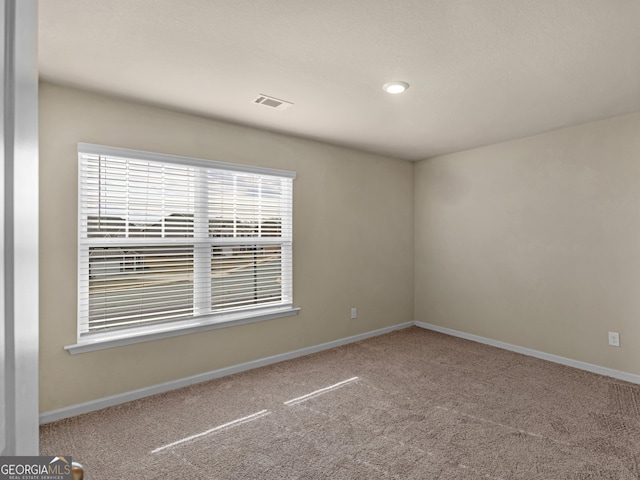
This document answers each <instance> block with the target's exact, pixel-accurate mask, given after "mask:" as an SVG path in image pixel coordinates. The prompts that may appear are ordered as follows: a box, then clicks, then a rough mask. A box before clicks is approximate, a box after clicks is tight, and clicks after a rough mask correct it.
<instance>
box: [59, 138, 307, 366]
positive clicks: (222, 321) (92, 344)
mask: <svg viewBox="0 0 640 480" xmlns="http://www.w3.org/2000/svg"><path fill="white" fill-rule="evenodd" d="M77 147H78V148H77V152H78V217H77V221H78V248H77V251H78V264H77V275H78V284H77V290H76V291H77V309H78V310H77V321H76V326H77V343H75V344H73V345H67V346H65V347H64V348H65V350H67V351H68V352H69V353H72V354H75V353H83V352H88V351H93V350H100V349H104V348H111V347H116V346H122V345H129V344H134V343H139V342H145V341H151V340H156V339H161V338H167V337H173V336H177V335H185V334H190V333H196V332H200V331H206V330H211V329H217V328H225V327H229V326H234V325H242V324H246V323H252V322H258V321H263V320H270V319H273V318H280V317H287V316H292V315H296V314H297V313H298V311H299V310H300V309H299V308H295V307H293V303H292V302H293V278H292V276H293V266H292V262H293V258H292V257H293V254H292V249H293V234H292V233H291V236H290V239H289V240H288V244H289V247H288V251H289V253H288V259H287V260H288V264H289V265H290V268H285V269H284V270H283V275H285V276H287V277H288V278H287V281H286V282H283V283H285V285H283V288H286V291H287V293H288V298H289V300H290V301H287V302H285V301H283V302H281V303H279V304H277V305H268V306H262V307H260V306H258V307H254V308H246V309H239V310H233V309H232V310H230V311H223V312H209V313H206V314H203V315H196V314H195V312H194V316H191V317H189V318H186V319H179V320H170V321H168V322H164V323H150V324H147V325H142V326H136V327H127V328H122V329H116V328H114V329H110V330H106V331H103V332H88V331H83V324H82V317H81V316H82V312H81V301H82V299H83V298H82V295H83V294H82V293H81V289H82V288H83V287H86V291H87V292H88V284H89V276H90V271H89V266H88V265H89V263H88V261H87V267H86V268H85V269H84V270H83V268H82V265H81V255H82V254H83V252H84V254H86V255H88V252H89V249H90V243H91V242H90V241H89V240H88V239H89V237H87V238H83V237H82V230H81V227H80V222H81V221H82V219H83V211H82V208H83V203H82V202H83V190H82V189H83V185H82V178H81V175H82V171H81V170H80V168H81V158H82V156H83V155H98V156H105V157H116V158H120V159H129V160H140V161H151V162H161V163H168V164H173V165H185V166H189V167H196V168H206V169H215V170H227V171H231V172H237V173H249V174H257V175H267V176H270V177H281V178H285V179H291V181H292V182H293V180H294V179H295V178H296V173H295V172H293V171H288V170H277V169H272V168H265V167H255V166H250V165H243V164H234V163H227V162H219V161H213V160H204V159H199V158H192V157H184V156H177V155H169V154H161V153H154V152H147V151H141V150H131V149H125V148H119V147H109V146H104V145H95V144H89V143H78V146H77ZM289 201H290V202H291V204H290V206H289V212H291V213H290V218H288V219H287V222H288V224H289V225H290V226H291V228H292V224H293V198H289ZM196 204H197V202H196ZM194 205H195V204H194ZM200 206H201V205H200ZM194 208H195V207H194ZM282 222H283V225H284V219H283V220H282ZM163 238H164V237H163ZM259 238H260V239H259V240H258V237H246V238H242V239H240V238H238V239H236V243H238V241H239V240H242V241H243V242H242V243H246V244H253V243H255V244H259V243H264V242H265V240H264V237H259ZM252 239H254V240H257V241H255V242H254V241H252ZM176 240H178V241H181V242H183V241H184V240H187V239H185V238H180V239H176ZM244 240H246V241H244ZM130 241H131V238H130V237H126V238H125V241H124V242H123V243H127V242H130ZM136 241H140V242H141V243H148V244H149V245H153V243H154V238H149V239H148V242H145V241H144V238H143V239H141V240H136ZM211 242H212V243H215V242H216V241H211ZM103 243H113V245H114V246H117V245H118V243H117V242H103ZM184 243H188V244H192V245H194V248H195V245H196V244H197V239H196V238H195V237H193V238H192V239H191V240H187V241H186V242H184ZM221 243H224V241H223V242H221ZM266 243H269V242H268V240H267V242H266ZM276 243H277V244H278V245H281V244H284V243H283V242H276ZM83 249H86V252H85V251H84V250H83ZM194 273H195V272H194ZM194 286H195V284H194ZM86 295H88V293H87V294H86ZM86 300H87V301H88V297H87V299H86ZM87 311H88V310H87ZM86 330H88V327H87V329H86Z"/></svg>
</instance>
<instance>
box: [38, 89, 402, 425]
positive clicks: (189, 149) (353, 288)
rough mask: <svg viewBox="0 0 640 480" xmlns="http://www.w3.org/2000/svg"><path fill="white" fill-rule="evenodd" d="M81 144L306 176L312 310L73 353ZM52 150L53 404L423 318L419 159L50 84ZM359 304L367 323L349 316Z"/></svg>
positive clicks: (48, 295) (48, 389)
mask: <svg viewBox="0 0 640 480" xmlns="http://www.w3.org/2000/svg"><path fill="white" fill-rule="evenodd" d="M280 114H281V113H280V112H274V116H277V115H280ZM274 118H277V117H274ZM77 142H88V143H97V144H104V145H110V146H117V147H124V148H132V149H140V150H149V151H154V152H160V153H168V154H175V155H184V156H191V157H198V158H205V159H207V158H208V159H213V160H220V161H225V162H236V163H243V164H252V165H259V166H265V167H271V168H279V169H287V170H295V171H296V172H297V175H298V177H297V180H295V182H294V305H295V306H298V307H301V308H302V311H301V312H300V314H299V315H298V316H294V317H288V318H282V319H276V320H270V321H265V322H259V323H254V324H249V325H243V326H237V327H230V328H224V329H219V330H213V331H209V332H204V333H198V334H192V335H184V336H180V337H175V338H171V339H165V340H158V341H153V342H147V343H141V344H137V345H132V346H125V347H118V348H114V349H109V350H102V351H96V352H91V353H84V354H78V355H70V354H68V353H67V352H66V351H64V350H63V346H64V345H68V344H72V343H75V340H76V277H77V272H76V264H77V262H76V256H77V252H76V248H77V218H76V217H77V151H76V143H77ZM40 152H41V153H40V156H41V159H40V176H41V177H40V178H41V180H40V182H41V184H40V195H41V197H40V215H41V220H40V245H41V250H40V269H41V270H40V315H41V326H40V332H41V347H40V389H41V390H40V409H41V411H42V412H46V411H50V410H54V409H58V408H62V407H65V406H70V405H74V404H78V403H81V402H86V401H90V400H93V399H97V398H102V397H105V396H108V395H113V394H117V393H121V392H126V391H130V390H133V389H138V388H143V387H145V386H150V385H155V384H158V383H162V382H166V381H171V380H175V379H179V378H182V377H186V376H190V375H195V374H198V373H202V372H208V371H211V370H215V369H218V368H222V367H226V366H230V365H235V364H239V363H242V362H246V361H250V360H254V359H259V358H263V357H266V356H269V355H275V354H278V353H284V352H288V351H291V350H295V349H299V348H303V347H307V346H312V345H316V344H320V343H323V342H327V341H331V340H335V339H340V338H344V337H348V336H350V335H355V334H358V333H363V332H368V331H372V330H376V329H379V328H383V327H387V326H392V325H395V324H399V323H402V322H409V321H412V320H413V180H412V179H413V165H412V164H411V163H409V162H404V161H400V160H396V159H390V158H385V157H379V156H375V155H369V154H365V153H359V152H356V151H353V150H349V149H345V148H340V147H335V146H330V145H326V144H322V143H317V142H312V141H307V140H302V139H297V138H292V137H287V136H283V135H277V134H273V133H268V132H263V131H259V130H254V129H250V128H245V127H240V126H237V125H231V124H227V123H223V122H217V121H214V120H210V119H205V118H201V117H195V116H190V115H185V114H180V113H176V112H172V111H168V110H163V109H159V108H154V107H150V106H143V105H139V104H135V103H131V102H126V101H122V100H117V99H113V98H108V97H103V96H99V95H95V94H90V93H86V92H82V91H78V90H73V89H68V88H63V87H59V86H55V85H51V84H47V83H43V84H41V90H40ZM351 306H356V307H358V319H357V320H350V319H349V313H350V312H349V310H350V307H351Z"/></svg>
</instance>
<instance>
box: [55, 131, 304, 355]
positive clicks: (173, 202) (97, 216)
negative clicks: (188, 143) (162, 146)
mask: <svg viewBox="0 0 640 480" xmlns="http://www.w3.org/2000/svg"><path fill="white" fill-rule="evenodd" d="M78 157H79V242H78V250H79V252H78V265H79V278H78V285H79V292H78V298H79V302H78V345H81V344H87V343H94V342H96V341H97V342H105V341H111V340H114V339H115V340H116V341H118V340H122V339H123V338H130V337H136V336H140V335H143V336H144V335H149V334H164V333H166V332H168V331H173V332H175V331H176V329H185V328H186V329H190V328H191V329H192V328H195V327H202V326H203V325H204V326H211V325H218V326H219V325H220V324H222V323H224V324H228V323H229V322H238V321H242V322H244V321H247V320H256V319H262V318H273V316H284V315H286V314H293V313H295V309H293V308H292V189H293V179H294V178H295V173H294V172H287V171H280V170H271V169H264V168H255V167H249V166H242V165H233V164H226V163H219V162H211V161H206V160H198V159H191V158H184V157H174V156H170V155H161V154H154V153H148V152H139V151H132V150H124V149H118V148H111V147H103V146H99V145H89V144H79V145H78ZM292 312H293V313H292ZM124 343H132V342H124ZM119 344H122V342H120V343H119ZM78 345H76V346H71V347H67V349H69V350H70V351H73V349H74V347H78ZM98 348H104V347H98Z"/></svg>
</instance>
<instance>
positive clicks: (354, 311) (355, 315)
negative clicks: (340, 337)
mask: <svg viewBox="0 0 640 480" xmlns="http://www.w3.org/2000/svg"><path fill="white" fill-rule="evenodd" d="M356 318H358V309H357V308H356V307H351V320H355V319H356Z"/></svg>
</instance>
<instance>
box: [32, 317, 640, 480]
mask: <svg viewBox="0 0 640 480" xmlns="http://www.w3.org/2000/svg"><path fill="white" fill-rule="evenodd" d="M356 377H357V378H356ZM313 392H316V393H315V394H313V395H311V396H307V395H309V394H310V393H313ZM41 449H42V454H43V455H56V454H71V455H73V458H74V460H76V461H79V462H81V463H83V464H84V466H85V468H86V470H87V475H86V477H85V478H86V479H87V480H99V479H105V480H106V479H109V480H117V479H125V480H126V479H132V480H133V479H136V480H138V479H154V480H155V479H261V480H262V479H281V478H286V479H324V478H332V479H334V478H335V479H367V480H369V479H377V478H393V479H403V480H404V479H433V480H436V479H456V480H466V479H504V480H507V479H544V480H556V479H557V480H560V479H615V480H624V479H638V478H640V386H637V385H633V384H628V383H625V382H621V381H617V380H614V379H611V378H607V377H602V376H598V375H595V374H591V373H587V372H583V371H580V370H575V369H572V368H569V367H564V366H561V365H557V364H553V363H548V362H545V361H542V360H538V359H534V358H529V357H526V356H522V355H518V354H515V353H511V352H507V351H504V350H499V349H495V348H492V347H488V346H486V345H481V344H477V343H473V342H469V341H466V340H462V339H458V338H454V337H449V336H446V335H442V334H439V333H434V332H430V331H426V330H422V329H419V328H417V327H412V328H409V329H406V330H401V331H398V332H394V333H390V334H387V335H383V336H380V337H376V338H373V339H369V340H364V341H361V342H358V343H354V344H350V345H347V346H344V347H340V348H336V349H333V350H328V351H324V352H321V353H318V354H314V355H310V356H307V357H304V358H299V359H295V360H291V361H287V362H283V363H280V364H277V365H272V366H269V367H264V368H260V369H257V370H253V371H250V372H245V373H242V374H237V375H233V376H230V377H226V378H222V379H218V380H214V381H211V382H207V383H203V384H199V385H197V386H193V387H188V388H184V389H182V390H179V391H174V392H170V393H167V394H163V395H158V396H155V397H151V398H147V399H144V400H139V401H135V402H131V403H128V404H125V405H121V406H118V407H113V408H108V409H105V410H102V411H99V412H95V413H91V414H87V415H82V416H79V417H75V418H72V419H67V420H63V421H60V422H56V423H51V424H47V425H44V426H42V428H41Z"/></svg>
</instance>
